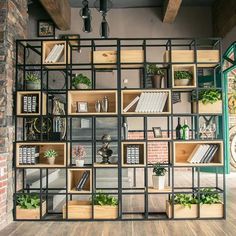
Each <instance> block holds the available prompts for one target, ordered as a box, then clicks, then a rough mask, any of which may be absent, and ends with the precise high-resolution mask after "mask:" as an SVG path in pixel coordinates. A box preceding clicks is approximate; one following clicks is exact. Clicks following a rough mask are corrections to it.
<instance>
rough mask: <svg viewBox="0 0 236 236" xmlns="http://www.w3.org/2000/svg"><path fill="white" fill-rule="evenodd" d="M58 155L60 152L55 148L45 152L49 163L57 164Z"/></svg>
mask: <svg viewBox="0 0 236 236" xmlns="http://www.w3.org/2000/svg"><path fill="white" fill-rule="evenodd" d="M57 156H58V153H57V152H56V151H55V150H53V149H49V150H47V151H45V152H44V157H45V158H47V160H48V164H49V165H54V164H55V159H56V157H57Z"/></svg>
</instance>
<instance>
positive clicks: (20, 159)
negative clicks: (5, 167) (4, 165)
mask: <svg viewBox="0 0 236 236" xmlns="http://www.w3.org/2000/svg"><path fill="white" fill-rule="evenodd" d="M22 157H23V148H22V146H20V148H19V164H23V158H22Z"/></svg>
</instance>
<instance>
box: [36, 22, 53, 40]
mask: <svg viewBox="0 0 236 236" xmlns="http://www.w3.org/2000/svg"><path fill="white" fill-rule="evenodd" d="M38 37H55V25H54V23H53V22H52V21H51V20H39V21H38Z"/></svg>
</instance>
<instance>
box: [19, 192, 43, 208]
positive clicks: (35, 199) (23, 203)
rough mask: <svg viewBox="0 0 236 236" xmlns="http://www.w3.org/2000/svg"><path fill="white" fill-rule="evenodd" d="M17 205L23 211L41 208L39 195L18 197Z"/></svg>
mask: <svg viewBox="0 0 236 236" xmlns="http://www.w3.org/2000/svg"><path fill="white" fill-rule="evenodd" d="M16 204H17V206H19V207H20V208H23V209H35V208H38V207H40V198H39V196H38V195H37V194H35V195H33V194H32V195H31V194H21V195H18V196H17V199H16Z"/></svg>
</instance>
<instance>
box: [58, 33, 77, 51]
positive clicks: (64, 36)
mask: <svg viewBox="0 0 236 236" xmlns="http://www.w3.org/2000/svg"><path fill="white" fill-rule="evenodd" d="M59 38H60V39H63V40H64V39H69V44H70V45H71V47H72V50H77V51H80V35H79V34H60V35H59ZM70 39H71V40H70Z"/></svg>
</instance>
